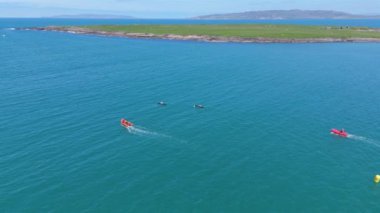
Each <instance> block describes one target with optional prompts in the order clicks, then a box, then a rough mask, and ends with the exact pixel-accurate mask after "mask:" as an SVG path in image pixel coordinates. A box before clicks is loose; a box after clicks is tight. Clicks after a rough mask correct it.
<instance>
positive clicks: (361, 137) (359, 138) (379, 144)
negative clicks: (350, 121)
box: [347, 134, 380, 148]
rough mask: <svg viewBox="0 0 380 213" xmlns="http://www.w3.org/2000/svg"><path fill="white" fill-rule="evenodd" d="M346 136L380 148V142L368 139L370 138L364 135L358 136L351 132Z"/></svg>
mask: <svg viewBox="0 0 380 213" xmlns="http://www.w3.org/2000/svg"><path fill="white" fill-rule="evenodd" d="M347 138H350V139H353V140H356V141H360V142H364V143H367V144H371V145H373V146H376V147H378V148H380V142H378V141H376V140H373V139H370V138H366V137H363V136H359V135H353V134H348V135H347Z"/></svg>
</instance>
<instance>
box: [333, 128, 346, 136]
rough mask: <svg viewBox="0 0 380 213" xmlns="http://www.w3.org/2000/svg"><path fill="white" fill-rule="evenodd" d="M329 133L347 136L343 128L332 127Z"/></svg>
mask: <svg viewBox="0 0 380 213" xmlns="http://www.w3.org/2000/svg"><path fill="white" fill-rule="evenodd" d="M330 133H331V134H334V135H338V136H340V137H344V138H347V136H348V133H347V132H346V131H344V129H342V130H337V129H332V130H331V131H330Z"/></svg>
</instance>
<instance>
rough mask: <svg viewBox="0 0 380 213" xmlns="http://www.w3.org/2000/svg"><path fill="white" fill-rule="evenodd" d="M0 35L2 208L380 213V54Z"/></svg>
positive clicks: (316, 47) (356, 47)
mask: <svg viewBox="0 0 380 213" xmlns="http://www.w3.org/2000/svg"><path fill="white" fill-rule="evenodd" d="M56 21H57V20H35V22H33V21H30V20H11V21H7V22H4V21H3V20H0V23H1V26H0V27H1V28H2V29H4V28H9V27H18V26H23V25H25V24H31V23H36V24H37V25H45V24H46V23H51V22H56ZM161 21H162V20H161ZM57 22H59V23H57V24H65V23H67V22H63V21H57ZM88 22H89V21H79V22H75V21H74V23H88ZM162 22H164V23H166V22H169V21H162ZM331 23H332V24H334V23H335V21H332V22H331ZM366 23H367V22H366ZM368 23H371V24H373V25H376V23H377V22H374V21H368ZM316 24H318V23H316ZM0 34H5V35H6V37H4V38H0V46H1V51H0V76H1V77H0V91H1V95H0V118H1V119H0V138H1V140H0V146H1V151H0V154H1V158H0V166H1V172H0V180H1V181H0V189H1V191H2V192H3V194H5V196H2V199H0V209H1V210H2V211H5V212H15V211H16V212H17V211H62V212H69V211H82V210H88V211H95V210H98V211H109V210H110V209H112V210H115V211H116V210H119V209H120V210H121V209H122V210H123V211H163V212H167V211H168V210H169V209H170V210H171V209H173V210H174V211H178V212H188V211H204V212H210V211H211V212H220V211H228V212H237V211H239V212H248V211H283V210H284V209H287V210H288V211H292V212H294V211H309V210H310V209H312V210H315V211H325V210H329V211H360V210H362V209H364V208H365V209H368V210H369V211H375V210H377V208H378V205H377V200H378V199H377V197H378V194H379V192H378V191H379V190H378V187H374V186H373V184H372V180H371V179H372V177H373V175H374V174H376V173H378V172H379V164H378V162H379V159H378V154H377V153H378V151H379V147H378V145H377V144H378V141H377V140H378V139H379V138H380V134H379V133H378V132H379V131H378V129H379V125H378V121H377V118H376V115H378V114H380V112H379V107H378V106H379V103H380V99H379V97H380V94H379V92H378V91H379V90H378V88H379V86H380V85H379V81H378V79H379V77H380V76H379V75H380V74H379V73H378V67H379V65H380V64H379V62H378V60H377V58H379V56H380V52H379V44H292V45H290V44H265V45H264V44H211V43H196V42H177V41H162V40H137V39H123V38H104V37H96V36H84V35H70V34H64V33H53V32H31V31H26V32H25V31H12V30H1V32H0ZM159 100H165V101H166V102H167V103H168V106H166V107H159V106H157V104H156V103H157V101H159ZM194 103H201V104H204V105H205V106H206V108H205V109H204V110H197V109H194V108H193V107H192V106H193V104H194ZM121 117H125V118H126V119H128V120H131V121H132V122H134V123H135V124H136V125H137V128H133V129H130V131H131V132H128V130H126V129H124V128H122V127H120V125H119V120H120V118H121ZM332 127H336V128H341V127H344V128H345V129H347V131H348V132H353V133H355V135H356V134H358V135H361V136H355V135H352V136H351V139H348V140H343V139H340V138H336V137H332V136H330V135H329V134H328V133H329V129H330V128H332ZM131 133H132V134H131ZM352 139H353V140H352ZM355 142H365V143H355ZM337 198H341V199H337ZM343 198H344V199H343Z"/></svg>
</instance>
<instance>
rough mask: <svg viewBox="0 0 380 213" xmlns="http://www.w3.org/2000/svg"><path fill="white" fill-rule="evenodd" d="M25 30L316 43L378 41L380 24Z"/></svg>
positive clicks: (98, 27)
mask: <svg viewBox="0 0 380 213" xmlns="http://www.w3.org/2000/svg"><path fill="white" fill-rule="evenodd" d="M24 30H39V31H58V32H67V33H76V34H94V35H102V36H119V37H128V38H150V39H170V40H193V41H207V42H252V43H317V42H380V28H368V27H343V26H342V27H337V26H304V25H271V24H230V25H203V24H197V25H143V24H140V25H95V26H48V27H33V28H24Z"/></svg>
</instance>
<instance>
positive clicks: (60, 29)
mask: <svg viewBox="0 0 380 213" xmlns="http://www.w3.org/2000/svg"><path fill="white" fill-rule="evenodd" d="M18 30H36V31H56V32H66V33H73V34H89V35H101V36H116V37H126V38H144V39H166V40H182V41H203V42H236V43H337V42H339V43H345V42H346V43H347V42H380V38H305V39H287V38H241V37H222V36H207V35H175V34H163V35H158V34H151V33H128V32H109V31H99V30H91V29H88V28H82V27H59V26H48V27H28V28H18Z"/></svg>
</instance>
